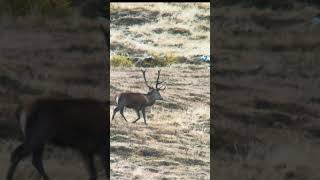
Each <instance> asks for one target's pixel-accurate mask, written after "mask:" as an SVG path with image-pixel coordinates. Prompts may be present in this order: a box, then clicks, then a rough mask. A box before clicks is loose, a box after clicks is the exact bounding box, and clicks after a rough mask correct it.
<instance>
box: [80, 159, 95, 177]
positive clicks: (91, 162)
mask: <svg viewBox="0 0 320 180" xmlns="http://www.w3.org/2000/svg"><path fill="white" fill-rule="evenodd" d="M82 156H83V159H84V162H85V164H86V166H87V170H88V172H89V176H90V177H89V180H97V169H96V166H95V164H94V155H93V154H91V153H82Z"/></svg>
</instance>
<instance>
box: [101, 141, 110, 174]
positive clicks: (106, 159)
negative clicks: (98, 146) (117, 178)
mask: <svg viewBox="0 0 320 180" xmlns="http://www.w3.org/2000/svg"><path fill="white" fill-rule="evenodd" d="M109 149H110V147H109V146H108V144H104V145H103V147H102V151H101V152H100V157H101V162H102V166H103V168H104V171H105V175H106V178H107V179H109V178H110V156H109V155H110V150H109Z"/></svg>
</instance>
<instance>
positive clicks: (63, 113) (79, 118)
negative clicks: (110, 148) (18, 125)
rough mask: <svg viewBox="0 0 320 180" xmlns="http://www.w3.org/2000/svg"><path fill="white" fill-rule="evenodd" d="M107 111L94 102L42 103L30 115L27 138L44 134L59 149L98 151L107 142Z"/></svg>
mask: <svg viewBox="0 0 320 180" xmlns="http://www.w3.org/2000/svg"><path fill="white" fill-rule="evenodd" d="M106 107H107V106H106V104H105V103H103V102H99V101H96V100H93V99H61V100H60V99H39V100H37V101H35V102H34V103H33V104H32V105H31V108H30V109H29V112H27V122H26V127H25V133H26V134H25V136H26V137H28V136H30V135H31V134H32V136H35V133H36V134H39V136H40V135H43V134H45V135H46V136H47V137H43V138H46V139H47V140H48V141H52V142H54V143H56V144H58V145H63V146H71V147H74V148H77V149H80V150H85V151H96V150H98V149H99V147H100V146H101V145H102V144H103V143H105V142H106V141H107V138H108V137H107V132H108V131H109V128H108V127H107V111H106Z"/></svg>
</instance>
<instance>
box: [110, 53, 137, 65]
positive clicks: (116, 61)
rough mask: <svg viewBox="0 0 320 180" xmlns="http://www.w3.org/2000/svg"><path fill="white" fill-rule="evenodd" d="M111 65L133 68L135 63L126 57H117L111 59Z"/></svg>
mask: <svg viewBox="0 0 320 180" xmlns="http://www.w3.org/2000/svg"><path fill="white" fill-rule="evenodd" d="M110 64H111V65H112V66H123V67H131V66H133V62H132V61H131V60H130V59H129V58H128V57H126V56H122V55H115V56H112V57H111V59H110Z"/></svg>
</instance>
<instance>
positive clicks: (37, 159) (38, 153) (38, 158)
mask: <svg viewBox="0 0 320 180" xmlns="http://www.w3.org/2000/svg"><path fill="white" fill-rule="evenodd" d="M43 150H44V146H40V147H39V148H37V149H36V150H35V151H34V152H33V155H32V164H33V166H34V167H35V168H36V169H37V171H38V172H39V174H40V175H41V176H42V177H43V179H44V180H49V177H48V175H47V173H46V172H45V170H44V168H43V162H42V157H43Z"/></svg>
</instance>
